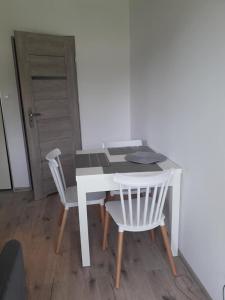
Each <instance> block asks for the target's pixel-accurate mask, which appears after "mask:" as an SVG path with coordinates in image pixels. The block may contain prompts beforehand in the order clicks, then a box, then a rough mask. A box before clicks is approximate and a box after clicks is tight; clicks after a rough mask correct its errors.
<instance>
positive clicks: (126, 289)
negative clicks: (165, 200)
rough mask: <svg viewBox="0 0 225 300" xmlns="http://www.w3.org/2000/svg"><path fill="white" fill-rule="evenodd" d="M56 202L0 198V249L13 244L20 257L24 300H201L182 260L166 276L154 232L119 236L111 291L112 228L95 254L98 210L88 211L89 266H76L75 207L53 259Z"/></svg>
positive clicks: (204, 298) (100, 230)
mask: <svg viewBox="0 0 225 300" xmlns="http://www.w3.org/2000/svg"><path fill="white" fill-rule="evenodd" d="M60 208H61V206H60V202H59V201H58V196H57V195H52V196H50V197H47V198H45V199H42V200H39V201H33V196H32V193H31V192H21V193H10V192H3V193H0V247H1V248H2V247H3V245H4V243H5V242H6V241H8V240H9V239H18V240H19V241H20V242H21V244H22V246H23V252H24V260H25V269H26V275H27V286H28V299H29V300H30V299H31V300H40V299H41V300H64V299H65V300H74V299H75V300H83V299H84V300H147V299H150V300H189V299H191V300H207V299H208V298H207V296H206V295H205V294H204V292H203V291H202V290H201V287H200V286H199V285H198V283H197V282H196V281H195V280H194V278H192V276H191V274H190V273H189V271H188V269H187V268H186V266H185V265H184V264H183V262H182V260H181V259H180V258H179V257H178V258H175V262H176V266H177V271H178V275H179V276H178V277H176V278H174V277H173V275H172V274H171V270H170V266H169V263H168V261H167V256H166V251H165V249H164V247H163V244H162V238H161V236H160V232H159V231H158V230H157V231H156V241H155V242H153V241H151V239H150V238H149V234H148V232H144V233H127V232H126V233H125V238H124V251H123V260H122V275H121V287H120V288H119V289H115V287H114V280H115V255H116V254H115V253H116V247H117V233H118V231H117V226H116V225H115V224H114V222H113V221H112V222H111V225H110V235H109V241H108V244H109V247H108V249H107V250H106V251H102V249H101V240H102V235H103V228H102V225H101V223H100V218H99V207H98V206H97V205H96V206H95V205H94V206H91V207H90V206H89V207H88V220H89V235H90V250H91V261H92V266H91V267H90V268H82V267H81V253H80V236H79V223H78V211H77V208H73V209H71V210H70V211H69V214H68V220H67V224H66V227H65V233H64V236H63V241H62V247H61V250H60V254H59V255H56V254H55V246H56V240H57V235H58V231H59V226H58V218H59V214H60Z"/></svg>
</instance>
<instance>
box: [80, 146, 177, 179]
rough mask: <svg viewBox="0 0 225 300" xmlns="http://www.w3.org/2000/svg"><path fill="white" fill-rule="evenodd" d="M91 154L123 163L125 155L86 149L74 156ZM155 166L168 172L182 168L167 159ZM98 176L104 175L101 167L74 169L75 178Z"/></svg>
mask: <svg viewBox="0 0 225 300" xmlns="http://www.w3.org/2000/svg"><path fill="white" fill-rule="evenodd" d="M92 153H105V154H106V156H107V158H108V160H109V162H125V161H126V160H125V155H110V153H109V151H108V149H106V148H105V149H103V148H100V149H88V150H77V152H76V154H92ZM157 165H158V166H159V167H160V168H161V169H162V170H168V169H171V168H173V169H176V170H180V171H182V168H181V167H180V166H178V165H177V164H176V163H175V162H173V161H172V160H170V159H167V160H165V161H163V162H159V163H157ZM139 173H142V174H143V173H144V174H146V175H147V174H148V173H152V172H139ZM98 174H99V175H100V174H104V172H103V167H87V168H76V177H80V176H89V175H90V176H91V175H98Z"/></svg>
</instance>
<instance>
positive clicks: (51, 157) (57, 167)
mask: <svg viewBox="0 0 225 300" xmlns="http://www.w3.org/2000/svg"><path fill="white" fill-rule="evenodd" d="M60 155H61V151H60V150H59V149H57V148H56V149H54V150H52V151H51V152H49V153H48V154H47V155H46V157H45V158H46V159H47V160H48V165H49V168H50V171H51V173H52V177H53V179H54V182H55V185H56V188H57V190H58V193H59V196H60V200H61V202H62V203H63V204H64V205H65V204H66V198H65V191H66V181H65V177H64V174H63V169H62V164H61V162H60V158H59V156H60Z"/></svg>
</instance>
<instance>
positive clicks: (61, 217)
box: [58, 204, 64, 226]
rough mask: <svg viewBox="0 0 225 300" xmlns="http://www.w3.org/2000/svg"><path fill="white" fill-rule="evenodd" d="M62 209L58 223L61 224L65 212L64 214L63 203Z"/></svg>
mask: <svg viewBox="0 0 225 300" xmlns="http://www.w3.org/2000/svg"><path fill="white" fill-rule="evenodd" d="M61 206H62V207H61V211H60V215H59V220H58V225H59V226H61V224H62V219H63V214H64V206H63V205H62V204H61Z"/></svg>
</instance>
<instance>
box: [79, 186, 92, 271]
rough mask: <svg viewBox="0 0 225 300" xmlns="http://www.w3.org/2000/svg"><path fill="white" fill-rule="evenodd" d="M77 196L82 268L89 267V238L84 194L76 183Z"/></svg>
mask: <svg viewBox="0 0 225 300" xmlns="http://www.w3.org/2000/svg"><path fill="white" fill-rule="evenodd" d="M77 196H78V211H79V226H80V244H81V257H82V266H83V267H89V266H90V249H89V236H88V219H87V205H86V192H85V190H84V189H83V188H82V187H81V186H80V185H79V184H78V183H77Z"/></svg>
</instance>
